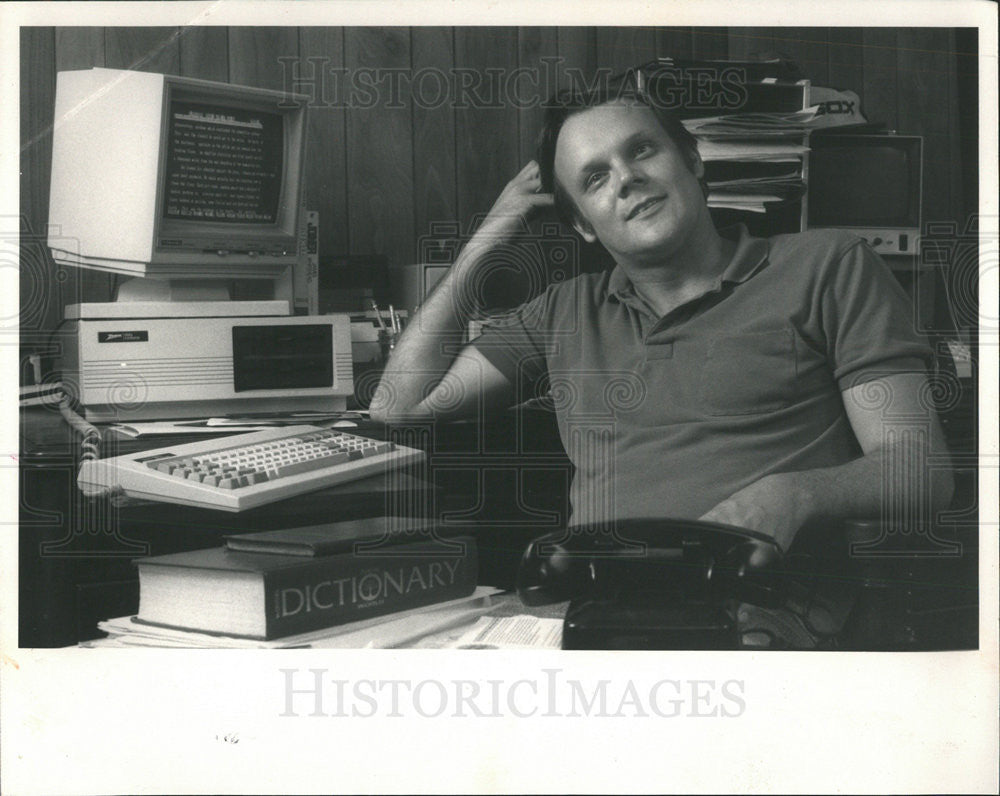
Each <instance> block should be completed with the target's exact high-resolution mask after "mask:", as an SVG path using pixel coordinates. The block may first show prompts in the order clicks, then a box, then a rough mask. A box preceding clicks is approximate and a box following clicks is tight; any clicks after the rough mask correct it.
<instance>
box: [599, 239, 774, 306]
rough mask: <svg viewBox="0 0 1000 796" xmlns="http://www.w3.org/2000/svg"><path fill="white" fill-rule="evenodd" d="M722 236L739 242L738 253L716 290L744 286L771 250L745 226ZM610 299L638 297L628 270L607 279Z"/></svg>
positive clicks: (734, 254)
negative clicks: (729, 284) (729, 285)
mask: <svg viewBox="0 0 1000 796" xmlns="http://www.w3.org/2000/svg"><path fill="white" fill-rule="evenodd" d="M719 234H720V235H722V236H723V237H726V238H730V239H732V238H735V239H736V251H735V252H734V253H733V258H732V260H730V261H729V265H727V266H726V268H725V270H724V271H723V272H722V275H721V276H720V277H719V281H718V283H717V287H721V286H722V283H723V282H734V283H739V282H745V281H746V280H748V279H749V278H750V277H751V276H753V275H754V274H755V273H757V271H759V270H760V268H761V267H762V266H763V265H764V263H766V262H767V256H768V252H769V250H770V246H769V244H768V241H767V238H755V237H753V236H752V235H750V233H749V232H748V231H747V228H746V225H745V224H737V225H735V226H732V227H726V228H725V229H723V230H720V232H719ZM608 295H609V296H613V297H614V298H616V299H618V300H619V301H623V300H625V299H627V298H630V297H632V296H634V295H635V289H634V288H633V287H632V281H631V280H630V279H629V278H628V275H627V274H626V273H625V270H624V269H623V268H622V267H621V266H620V265H616V266H615V267H614V269H613V270H612V271H611V276H610V277H608Z"/></svg>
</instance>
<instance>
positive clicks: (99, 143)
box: [49, 69, 307, 279]
mask: <svg viewBox="0 0 1000 796" xmlns="http://www.w3.org/2000/svg"><path fill="white" fill-rule="evenodd" d="M306 100H307V98H306V97H303V96H299V95H293V94H288V93H286V92H281V91H267V90H264V89H256V88H247V87H242V86H232V85H229V84H226V83H215V82H210V81H206V80H195V79H192V78H185V77H179V76H176V75H161V74H154V73H150V72H138V71H131V70H121V69H86V70H80V71H70V72H59V73H58V74H57V76H56V106H55V124H54V127H53V132H52V183H51V193H50V199H49V224H50V226H51V227H52V232H51V234H50V237H49V241H50V246H51V248H52V251H53V257H54V258H55V260H56V262H58V263H63V264H70V265H76V266H80V267H86V268H97V269H100V270H104V271H111V272H116V273H123V274H129V275H138V276H149V277H162V278H179V279H184V278H190V279H206V278H213V277H215V278H221V279H234V278H239V277H251V278H252V277H258V278H271V279H274V278H277V277H280V276H282V275H283V274H284V273H285V272H286V271H287V269H288V268H290V267H291V266H292V265H294V264H295V262H296V259H297V257H298V238H299V232H300V226H299V214H300V212H301V206H300V205H301V198H302V186H303V167H304V155H305V131H306ZM67 240H72V241H75V243H76V247H75V248H74V250H72V251H70V250H67V249H65V248H62V247H64V246H66V241H67Z"/></svg>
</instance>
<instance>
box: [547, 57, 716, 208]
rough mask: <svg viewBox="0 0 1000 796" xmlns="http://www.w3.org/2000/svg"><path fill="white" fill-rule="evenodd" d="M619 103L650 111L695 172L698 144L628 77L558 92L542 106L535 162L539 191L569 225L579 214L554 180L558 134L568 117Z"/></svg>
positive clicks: (561, 187)
mask: <svg viewBox="0 0 1000 796" xmlns="http://www.w3.org/2000/svg"><path fill="white" fill-rule="evenodd" d="M618 100H627V101H629V102H631V103H633V104H635V105H640V106H643V107H646V108H649V109H650V110H651V111H652V112H653V115H654V116H655V117H656V119H657V121H658V122H659V123H660V127H662V128H663V131H664V132H665V133H666V134H667V136H669V138H670V140H671V141H673V143H674V144H675V145H676V146H677V148H678V149H679V150H680V152H681V154H682V155H683V156H684V160H685V161H686V162H687V164H688V167H689V168H690V169H691V170H692V171H694V164H695V163H696V162H697V160H698V142H697V141H696V140H695V137H694V136H693V135H691V133H690V132H688V130H687V128H686V127H684V125H683V124H682V123H681V120H680V119H678V118H677V116H675V115H674V114H673V113H672V112H671V111H670V110H669V109H667V108H665V107H663V106H662V105H658V104H656V103H652V102H650V101H649V99H648V98H647V96H646V94H645V93H644V92H642V91H640V90H638V89H637V88H636V87H635V83H634V80H633V79H632V77H631V75H628V74H626V75H622V76H620V77H615V78H612V79H611V80H608V81H603V83H602V84H601V85H598V86H597V87H594V88H591V87H588V88H586V89H584V90H575V89H567V90H565V91H560V92H558V93H557V94H556V95H555V96H554V97H552V99H551V100H549V102H548V103H547V104H546V106H545V116H544V120H543V122H542V130H541V133H540V134H539V136H538V146H537V152H536V160H537V161H538V169H539V172H540V174H541V180H542V191H544V192H545V193H551V194H552V195H553V198H554V199H555V209H556V212H557V213H558V214H559V218H560V219H561V220H562V221H564V222H565V223H567V224H569V225H571V226H572V225H573V223H574V222H575V221H577V220H578V218H579V213H578V211H577V208H576V205H575V204H574V202H573V200H572V199H571V198H570V197H569V195H568V194H567V193H566V190H565V189H564V188H563V186H561V185H560V184H559V182H558V180H556V174H555V159H556V143H557V142H558V140H559V133H560V132H561V131H562V127H563V125H564V124H565V123H566V120H567V119H569V118H570V117H571V116H575V115H576V114H578V113H582V112H583V111H585V110H588V109H590V108H596V107H597V106H599V105H606V104H608V103H609V102H615V101H618ZM702 192H703V193H706V195H707V187H706V185H705V183H704V181H702Z"/></svg>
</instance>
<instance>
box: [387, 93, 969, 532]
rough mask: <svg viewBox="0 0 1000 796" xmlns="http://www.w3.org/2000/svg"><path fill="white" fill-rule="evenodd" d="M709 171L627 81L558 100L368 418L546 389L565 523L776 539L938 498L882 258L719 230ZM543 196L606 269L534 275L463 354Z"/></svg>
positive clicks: (860, 250) (922, 363) (901, 302)
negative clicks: (571, 471) (567, 490)
mask: <svg viewBox="0 0 1000 796" xmlns="http://www.w3.org/2000/svg"><path fill="white" fill-rule="evenodd" d="M703 175H704V166H703V164H702V162H701V159H700V158H699V156H698V152H697V148H696V146H695V143H694V140H693V139H692V138H691V137H690V135H689V134H687V132H686V131H685V130H684V129H683V127H682V126H681V125H680V124H679V123H678V122H677V121H676V119H674V118H672V117H671V116H670V115H669V114H668V113H667V112H666V111H664V110H662V109H659V108H654V107H652V106H651V105H649V104H648V103H647V101H646V100H645V99H644V98H643V97H642V96H640V95H638V94H636V93H634V92H630V91H615V90H614V87H612V91H610V92H606V93H603V94H602V93H599V92H595V93H592V94H590V95H587V96H582V95H577V96H570V97H568V98H566V99H565V101H562V102H560V103H557V105H556V106H555V107H553V108H551V109H550V110H548V112H547V118H546V123H545V129H544V130H543V134H542V138H541V144H540V147H539V162H538V163H535V162H532V163H529V164H528V165H527V166H526V167H525V168H524V169H523V170H522V171H521V172H520V173H519V174H518V175H517V176H516V177H515V178H514V179H513V180H511V182H510V183H509V184H508V185H507V186H506V188H505V189H504V190H503V192H502V193H501V195H500V197H499V198H498V199H497V201H496V203H495V205H494V207H493V208H492V210H491V211H490V213H489V215H488V217H487V218H486V220H485V221H484V223H483V224H482V226H481V227H480V229H479V230H478V232H477V234H476V235H475V236H474V237H473V238H472V239H471V240H470V241H469V243H468V245H467V246H466V247H465V249H464V250H463V251H462V253H461V254H460V256H459V257H458V259H457V260H456V262H455V263H454V265H453V267H452V268H451V270H450V271H449V273H448V275H447V276H446V277H445V279H444V280H442V282H441V283H440V284H439V286H438V287H437V289H436V290H435V291H434V292H433V293H432V295H430V296H429V297H428V298H427V300H426V301H425V303H424V305H423V306H422V308H421V310H420V313H419V315H418V316H417V317H416V318H415V320H414V322H413V323H412V324H411V327H410V329H409V330H408V332H407V334H405V335H404V336H403V339H402V340H401V341H400V343H399V345H398V346H397V348H396V350H395V352H394V354H393V356H392V358H391V360H390V362H389V363H388V367H387V369H386V372H385V375H384V378H383V381H382V384H381V385H380V388H379V391H378V392H377V394H376V397H375V400H374V401H373V403H372V415H373V417H375V418H376V419H382V420H391V419H394V418H404V417H406V418H415V417H416V418H431V417H433V418H454V417H461V416H468V415H469V414H472V413H475V412H477V411H479V409H480V408H482V407H483V406H486V405H498V404H500V405H512V404H514V403H516V402H517V401H518V400H520V399H523V398H524V397H525V395H530V394H532V391H534V393H535V394H537V393H538V392H540V391H543V390H544V389H546V388H548V389H549V390H550V391H551V393H552V395H553V399H554V401H555V405H556V412H557V418H558V422H559V428H560V434H561V437H562V440H563V443H564V445H565V446H566V450H567V453H568V455H569V457H570V459H571V461H573V464H574V465H575V467H576V473H575V476H574V482H573V485H572V489H571V500H572V505H573V518H572V524H574V525H576V524H584V523H593V522H605V521H607V520H609V519H611V518H626V517H627V518H648V517H671V516H677V517H689V518H702V519H706V520H713V521H716V522H723V523H728V524H732V525H738V526H742V527H747V528H752V529H756V530H759V531H763V532H765V533H767V534H770V535H772V536H773V537H774V538H775V539H776V541H777V543H778V544H779V546H780V547H782V548H783V549H787V548H788V547H789V546H790V545H791V543H792V540H793V539H794V538H795V536H796V533H798V531H799V530H800V529H801V528H803V527H804V526H807V525H809V524H810V523H813V522H815V521H827V520H830V519H839V518H846V517H864V516H869V517H871V516H873V517H878V516H880V513H881V508H882V506H883V504H884V502H885V501H886V500H892V501H894V503H893V505H899V504H900V501H902V502H903V503H906V504H907V505H916V504H918V503H920V502H921V501H924V505H925V506H926V505H933V506H936V507H940V506H943V505H944V504H946V503H947V501H948V500H949V499H950V495H951V489H952V485H951V476H950V474H949V473H947V472H941V471H936V472H935V473H933V475H934V479H933V483H931V484H930V487H929V488H930V492H931V494H930V496H929V497H928V494H927V493H928V489H927V487H928V485H927V482H926V480H925V478H926V475H927V468H926V466H925V465H924V462H925V457H926V454H927V451H928V450H929V449H930V448H934V449H935V450H937V449H939V448H938V446H940V445H942V442H941V440H942V435H941V431H940V428H939V426H938V423H937V420H936V419H935V418H934V416H933V411H932V410H931V409H930V408H929V406H928V401H927V400H926V375H925V374H926V368H927V365H928V364H929V362H930V358H931V352H930V350H929V349H928V348H927V347H926V344H925V343H924V342H923V341H922V340H921V339H920V338H919V337H918V336H917V335H916V334H915V333H914V332H913V330H912V320H911V316H910V312H909V304H908V301H907V299H906V297H905V294H904V293H903V292H902V290H901V288H900V287H899V286H898V285H897V284H896V283H895V281H894V279H893V277H892V275H891V274H890V273H889V271H888V269H887V268H886V267H885V266H884V264H883V263H882V262H881V261H880V260H879V259H878V257H877V256H876V255H875V254H874V252H872V251H871V250H870V249H869V248H868V247H867V246H866V245H865V244H864V243H863V242H861V241H859V240H858V239H856V238H854V237H852V236H849V235H846V234H844V233H840V232H834V231H811V232H807V233H802V234H798V235H783V236H778V237H775V238H772V239H770V240H764V239H756V238H752V237H750V236H749V235H748V234H747V233H746V230H745V229H740V230H737V231H736V233H735V234H733V235H724V234H720V232H719V231H717V230H716V229H715V227H714V225H713V223H712V220H711V217H710V215H709V211H708V207H707V205H706V201H705V191H704V189H703V184H702V177H703ZM553 205H555V206H556V207H557V209H559V210H560V211H561V213H562V215H563V216H564V217H565V218H567V220H569V221H570V223H571V224H572V226H573V227H574V228H575V229H576V231H577V232H578V233H579V234H580V235H581V236H582V237H583V239H584V240H585V241H587V242H588V243H598V242H599V243H600V244H601V245H603V246H604V248H605V249H607V251H608V252H609V253H610V254H611V256H612V257H613V258H614V260H615V262H616V266H615V268H614V270H613V271H611V272H605V273H601V274H586V275H582V276H579V277H577V278H575V279H571V280H568V281H566V282H564V283H561V284H557V285H552V286H550V287H549V288H548V289H547V290H546V291H545V292H544V293H543V294H542V295H540V296H538V297H537V298H535V299H533V300H531V301H529V302H528V303H527V304H525V305H524V306H522V307H521V308H519V309H518V310H517V311H515V312H514V313H512V314H511V315H510V316H509V317H507V318H506V319H504V320H502V321H500V322H498V323H496V324H494V325H493V326H491V327H490V328H488V329H487V331H486V332H485V333H484V334H483V335H482V337H480V338H479V339H477V340H476V341H475V342H473V343H472V344H470V345H467V346H465V347H464V348H460V347H459V346H457V345H456V344H455V341H456V340H458V339H459V337H460V335H461V331H462V330H463V329H464V328H465V326H466V324H467V322H468V320H469V318H470V315H471V312H472V311H473V310H474V304H473V302H472V301H471V300H469V298H468V297H470V296H472V295H474V293H475V285H476V283H477V280H479V279H481V278H482V272H483V270H484V269H486V268H488V267H489V263H490V259H491V253H492V254H495V253H496V252H497V250H498V248H499V247H502V246H504V245H505V244H507V243H509V242H510V241H511V240H512V239H513V238H515V237H516V235H517V234H518V232H519V231H520V230H522V229H523V228H524V222H525V219H527V218H528V217H529V216H530V215H531V214H532V213H534V212H535V211H537V210H539V209H543V208H548V207H551V206H553ZM887 419H891V421H892V422H891V423H890V422H887ZM914 464H916V465H917V466H916V467H914V466H913V465H914ZM904 473H905V474H908V477H906V478H902V479H900V478H897V474H904ZM890 487H891V488H892V489H893V490H894V491H893V493H892V494H891V495H890V494H886V492H885V490H886V489H888V488H890Z"/></svg>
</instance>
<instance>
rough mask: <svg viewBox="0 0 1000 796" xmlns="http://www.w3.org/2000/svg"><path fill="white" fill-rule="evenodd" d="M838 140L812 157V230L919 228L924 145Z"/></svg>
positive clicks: (905, 140) (884, 139) (887, 139)
mask: <svg viewBox="0 0 1000 796" xmlns="http://www.w3.org/2000/svg"><path fill="white" fill-rule="evenodd" d="M837 138H838V137H837V136H831V137H829V138H827V139H825V141H824V142H822V143H818V144H817V143H814V144H813V148H812V151H811V152H810V155H809V224H810V226H818V227H912V228H916V227H918V226H919V224H920V215H919V212H920V149H919V139H915V138H912V137H899V138H898V139H897V138H896V137H893V136H866V137H853V138H852V137H847V136H845V137H843V139H842V140H837ZM914 142H917V143H916V146H915V145H914Z"/></svg>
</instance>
